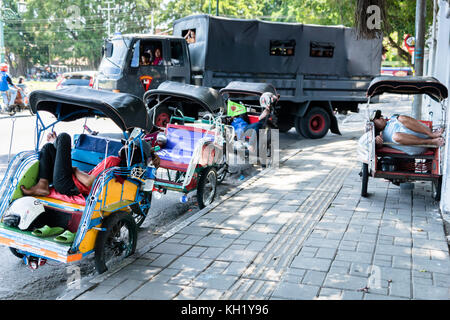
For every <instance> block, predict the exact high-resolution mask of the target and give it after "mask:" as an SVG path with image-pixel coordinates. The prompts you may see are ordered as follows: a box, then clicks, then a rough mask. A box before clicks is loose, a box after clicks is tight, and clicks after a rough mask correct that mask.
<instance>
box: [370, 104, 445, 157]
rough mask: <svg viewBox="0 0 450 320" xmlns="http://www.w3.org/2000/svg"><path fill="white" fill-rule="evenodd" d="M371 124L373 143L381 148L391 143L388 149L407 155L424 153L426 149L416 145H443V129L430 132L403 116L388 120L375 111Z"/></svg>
mask: <svg viewBox="0 0 450 320" xmlns="http://www.w3.org/2000/svg"><path fill="white" fill-rule="evenodd" d="M371 120H372V122H373V123H374V125H375V143H376V144H377V146H382V145H383V143H385V142H389V143H393V144H392V145H390V147H392V148H394V149H397V150H400V151H403V152H405V153H407V154H409V155H418V154H421V153H424V152H425V151H426V150H427V148H426V147H421V146H418V145H434V146H437V147H440V146H443V145H444V142H445V141H444V138H443V137H442V134H443V132H444V129H443V128H439V129H438V130H436V131H432V130H431V129H430V128H429V127H427V126H426V125H425V124H423V123H422V122H420V121H418V120H416V119H414V118H411V117H409V116H405V115H396V116H392V117H391V118H390V119H389V120H386V118H385V117H384V116H383V115H382V114H381V110H377V111H376V112H375V113H374V115H373V117H372V119H371Z"/></svg>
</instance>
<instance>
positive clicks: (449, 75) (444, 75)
mask: <svg viewBox="0 0 450 320" xmlns="http://www.w3.org/2000/svg"><path fill="white" fill-rule="evenodd" d="M438 3H439V12H438V33H437V50H436V61H435V66H434V74H433V76H434V77H436V78H437V79H438V80H439V81H441V82H442V83H444V84H445V85H446V86H447V88H450V6H449V1H448V0H439V1H438ZM424 106H425V108H423V109H424V110H423V112H424V113H425V114H428V111H429V109H428V110H427V107H426V103H424ZM446 108H447V112H446V115H444V116H445V117H446V119H447V124H446V131H447V133H450V99H447V101H446ZM432 111H433V113H434V114H435V115H436V116H438V118H441V115H442V111H441V106H440V105H439V104H438V103H435V102H433V103H432ZM449 137H450V134H447V140H446V147H445V150H444V154H445V155H444V171H443V186H442V197H441V210H442V211H443V212H444V213H447V214H450V141H449Z"/></svg>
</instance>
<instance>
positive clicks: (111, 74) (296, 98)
mask: <svg viewBox="0 0 450 320" xmlns="http://www.w3.org/2000/svg"><path fill="white" fill-rule="evenodd" d="M192 34H194V35H195V37H193V38H192V37H189V39H188V37H187V36H188V35H189V36H191V35H192ZM186 40H188V41H189V42H190V43H188V41H186ZM158 48H159V49H160V52H162V58H163V63H162V64H160V65H143V64H142V63H140V59H141V57H142V55H143V54H144V52H150V53H152V55H153V56H154V55H155V54H154V52H155V51H156V49H158ZM381 52H382V40H381V39H375V40H358V39H356V35H355V33H354V30H353V29H351V28H346V27H342V26H318V25H306V24H300V23H277V22H266V21H261V20H243V19H229V18H222V17H216V16H210V15H192V16H189V17H185V18H182V19H179V20H176V21H175V22H174V25H173V35H172V36H155V35H144V34H129V35H116V36H114V37H112V38H110V39H108V40H107V41H106V42H105V46H104V57H103V60H102V62H101V65H100V68H99V72H100V74H99V76H98V87H99V88H100V89H107V90H116V91H120V92H129V93H132V94H135V95H137V96H140V97H142V96H143V94H144V93H145V91H147V90H149V89H153V88H156V87H158V85H159V84H160V83H162V82H163V81H165V80H172V81H178V82H183V83H190V84H195V85H201V86H206V87H212V88H215V89H221V88H223V87H225V86H226V85H227V84H228V83H230V82H231V81H248V82H268V83H271V84H272V85H273V86H275V88H276V89H277V91H278V93H279V94H280V95H281V99H280V102H279V104H278V109H277V110H276V115H277V126H278V128H279V129H280V131H282V132H285V131H288V130H290V129H291V128H292V127H295V129H296V131H297V133H299V134H300V135H302V136H304V137H307V138H321V137H323V136H324V135H325V134H326V133H327V132H328V130H331V132H333V133H337V134H339V128H338V124H337V120H336V117H335V113H334V112H335V111H338V112H347V111H357V109H358V103H363V102H364V101H365V91H366V89H367V87H368V85H369V83H370V81H371V80H372V79H373V77H374V76H376V75H378V74H379V73H380V67H381ZM162 110H168V109H162ZM158 116H159V115H157V117H158ZM162 116H163V118H165V119H166V118H167V115H162Z"/></svg>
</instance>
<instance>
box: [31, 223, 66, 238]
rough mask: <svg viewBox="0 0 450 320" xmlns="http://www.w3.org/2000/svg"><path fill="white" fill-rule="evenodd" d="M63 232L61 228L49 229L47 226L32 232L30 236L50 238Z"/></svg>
mask: <svg viewBox="0 0 450 320" xmlns="http://www.w3.org/2000/svg"><path fill="white" fill-rule="evenodd" d="M63 232H64V228H61V227H54V228H50V227H49V226H47V225H45V226H43V227H42V228H39V229H36V230H34V231H33V232H32V233H31V234H32V235H34V236H36V237H51V236H56V235H58V234H61V233H63Z"/></svg>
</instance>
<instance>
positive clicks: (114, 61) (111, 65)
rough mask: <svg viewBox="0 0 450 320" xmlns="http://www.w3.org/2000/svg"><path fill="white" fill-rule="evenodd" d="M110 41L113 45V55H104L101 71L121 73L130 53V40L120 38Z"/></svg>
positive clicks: (104, 72)
mask: <svg viewBox="0 0 450 320" xmlns="http://www.w3.org/2000/svg"><path fill="white" fill-rule="evenodd" d="M110 42H111V45H112V55H111V56H110V57H108V56H106V55H104V56H103V59H102V62H101V63H100V66H99V71H101V72H102V73H103V74H120V72H121V71H122V67H123V65H124V62H125V58H126V56H127V53H128V46H129V42H130V40H128V39H122V38H120V39H113V40H110ZM111 45H110V46H111Z"/></svg>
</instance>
